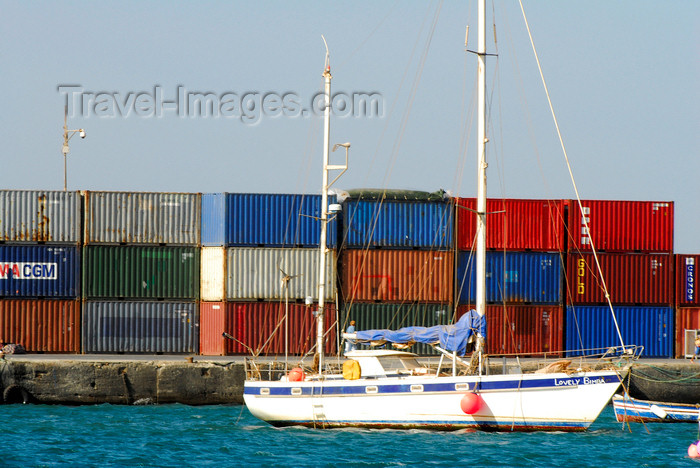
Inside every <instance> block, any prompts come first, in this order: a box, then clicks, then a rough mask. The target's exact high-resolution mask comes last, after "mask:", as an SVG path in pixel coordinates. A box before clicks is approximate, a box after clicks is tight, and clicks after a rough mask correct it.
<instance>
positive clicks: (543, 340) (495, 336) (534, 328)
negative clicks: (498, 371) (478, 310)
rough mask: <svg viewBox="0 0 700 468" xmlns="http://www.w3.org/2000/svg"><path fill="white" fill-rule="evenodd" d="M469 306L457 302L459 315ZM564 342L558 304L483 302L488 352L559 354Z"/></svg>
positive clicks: (561, 315)
mask: <svg viewBox="0 0 700 468" xmlns="http://www.w3.org/2000/svg"><path fill="white" fill-rule="evenodd" d="M470 308H473V306H466V305H463V306H459V307H458V308H457V316H458V317H461V316H462V315H464V314H465V313H466V312H467V311H468V310H469V309H470ZM563 346H564V308H563V307H562V306H529V305H506V306H505V307H503V305H487V306H486V352H487V353H488V354H494V355H499V354H527V355H531V356H534V355H537V356H542V355H545V354H547V355H554V356H559V355H561V351H562V349H563Z"/></svg>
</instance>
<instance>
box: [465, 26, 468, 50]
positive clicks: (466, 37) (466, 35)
mask: <svg viewBox="0 0 700 468" xmlns="http://www.w3.org/2000/svg"><path fill="white" fill-rule="evenodd" d="M468 43H469V25H467V32H466V33H465V34H464V48H465V49H468V48H469V47H468V46H467V44H468Z"/></svg>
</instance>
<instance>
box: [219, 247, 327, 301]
mask: <svg viewBox="0 0 700 468" xmlns="http://www.w3.org/2000/svg"><path fill="white" fill-rule="evenodd" d="M335 263H336V254H335V251H334V250H329V251H328V252H327V253H326V286H325V294H324V295H325V296H326V297H325V298H326V299H327V300H333V299H334V298H335V293H336V290H335V289H336V288H335V284H336V265H335ZM227 269H228V271H227V273H226V299H227V300H257V299H263V300H281V299H284V297H285V290H284V287H283V281H282V279H283V278H284V277H285V275H289V276H291V279H290V280H289V282H288V287H289V299H305V298H307V297H309V296H310V297H312V298H313V301H314V302H316V301H317V300H318V280H319V276H318V273H319V255H318V249H301V248H289V249H276V248H248V247H230V248H229V249H228V252H227Z"/></svg>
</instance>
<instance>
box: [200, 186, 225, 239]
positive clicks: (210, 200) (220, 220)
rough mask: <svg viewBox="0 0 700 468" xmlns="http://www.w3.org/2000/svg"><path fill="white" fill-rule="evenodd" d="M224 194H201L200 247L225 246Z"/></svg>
mask: <svg viewBox="0 0 700 468" xmlns="http://www.w3.org/2000/svg"><path fill="white" fill-rule="evenodd" d="M225 213H226V194H225V193H203V194H202V234H201V239H202V246H204V247H223V246H224V245H225V244H226V216H225Z"/></svg>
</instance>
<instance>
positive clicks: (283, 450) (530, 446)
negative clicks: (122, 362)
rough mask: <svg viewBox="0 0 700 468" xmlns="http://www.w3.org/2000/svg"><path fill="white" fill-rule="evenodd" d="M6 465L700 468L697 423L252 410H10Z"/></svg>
mask: <svg viewBox="0 0 700 468" xmlns="http://www.w3.org/2000/svg"><path fill="white" fill-rule="evenodd" d="M0 421H2V429H3V430H2V437H1V438H0V467H7V466H10V467H15V466H22V467H26V466H47V467H52V466H173V467H174V466H177V467H183V466H216V467H220V466H294V467H296V466H312V467H316V466H318V467H335V466H348V467H414V466H415V467H418V466H420V467H426V466H428V467H453V466H455V467H456V466H477V467H478V466H566V467H588V466H590V467H628V466H635V467H637V466H696V467H700V462H696V461H695V460H692V459H690V458H688V455H687V449H688V445H690V443H691V442H693V441H694V440H697V437H698V426H697V425H696V424H687V423H686V424H660V423H655V424H646V425H643V424H632V425H630V426H627V425H625V426H624V427H623V425H622V424H621V423H618V422H616V421H615V416H614V414H613V411H612V407H607V408H606V409H605V410H604V411H603V413H602V414H601V416H600V417H599V418H598V420H597V421H596V422H595V423H594V424H593V425H592V426H591V427H590V429H589V430H588V431H587V432H584V433H564V432H535V433H483V432H465V431H455V432H430V431H421V430H408V431H396V430H365V429H336V430H314V429H307V428H301V427H290V428H282V429H278V428H274V427H272V426H270V425H268V424H266V423H264V422H262V421H259V420H258V419H256V418H254V417H253V416H252V415H251V414H250V413H249V412H248V410H247V409H246V408H245V407H244V406H185V405H179V404H175V405H159V406H156V405H152V406H114V405H106V404H105V405H96V406H48V405H21V404H15V405H4V406H0Z"/></svg>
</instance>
